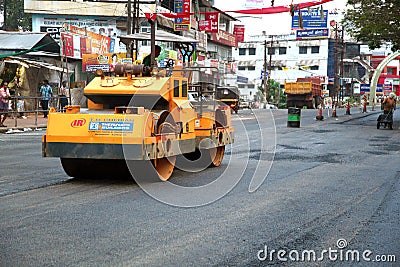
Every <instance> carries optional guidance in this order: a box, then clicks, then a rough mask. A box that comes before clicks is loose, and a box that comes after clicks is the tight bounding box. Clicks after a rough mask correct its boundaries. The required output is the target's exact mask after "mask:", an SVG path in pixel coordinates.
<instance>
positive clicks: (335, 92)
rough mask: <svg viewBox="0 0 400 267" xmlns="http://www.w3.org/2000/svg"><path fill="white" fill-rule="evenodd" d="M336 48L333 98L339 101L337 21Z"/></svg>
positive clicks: (336, 27)
mask: <svg viewBox="0 0 400 267" xmlns="http://www.w3.org/2000/svg"><path fill="white" fill-rule="evenodd" d="M334 26H335V49H334V66H333V67H334V69H333V73H334V78H333V87H334V89H333V100H334V101H338V98H337V97H338V88H339V82H338V80H339V79H338V69H339V67H338V63H339V62H338V61H339V60H338V53H339V51H338V24H337V22H336V23H335V25H334Z"/></svg>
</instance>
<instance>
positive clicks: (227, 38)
mask: <svg viewBox="0 0 400 267" xmlns="http://www.w3.org/2000/svg"><path fill="white" fill-rule="evenodd" d="M211 41H214V42H218V43H221V44H224V45H227V46H231V47H237V38H236V35H234V34H232V33H229V32H226V31H223V30H219V31H218V33H211Z"/></svg>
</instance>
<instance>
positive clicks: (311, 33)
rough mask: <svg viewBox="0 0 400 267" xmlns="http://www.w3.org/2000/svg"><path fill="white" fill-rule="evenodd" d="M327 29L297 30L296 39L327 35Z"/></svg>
mask: <svg viewBox="0 0 400 267" xmlns="http://www.w3.org/2000/svg"><path fill="white" fill-rule="evenodd" d="M328 32H329V31H328V29H310V30H297V31H296V39H297V40H300V39H307V38H316V37H328Z"/></svg>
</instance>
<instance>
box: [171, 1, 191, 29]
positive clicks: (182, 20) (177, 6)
mask: <svg viewBox="0 0 400 267" xmlns="http://www.w3.org/2000/svg"><path fill="white" fill-rule="evenodd" d="M174 12H175V13H177V14H178V15H179V14H181V15H182V14H183V15H184V16H182V17H177V18H175V23H174V31H188V30H190V0H174Z"/></svg>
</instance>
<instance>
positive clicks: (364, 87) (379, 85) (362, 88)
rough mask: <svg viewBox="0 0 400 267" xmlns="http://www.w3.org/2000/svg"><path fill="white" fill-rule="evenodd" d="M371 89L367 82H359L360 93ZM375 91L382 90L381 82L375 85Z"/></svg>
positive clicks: (379, 91) (380, 91)
mask: <svg viewBox="0 0 400 267" xmlns="http://www.w3.org/2000/svg"><path fill="white" fill-rule="evenodd" d="M370 91H371V86H370V85H369V84H360V92H361V94H364V93H369V92H370ZM376 92H377V93H382V92H383V84H378V85H377V86H376Z"/></svg>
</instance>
